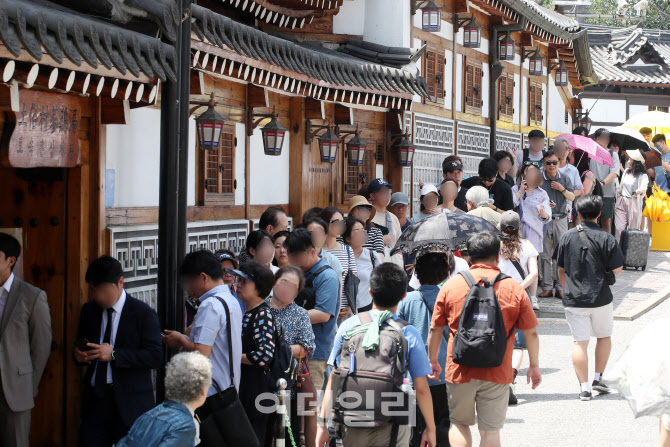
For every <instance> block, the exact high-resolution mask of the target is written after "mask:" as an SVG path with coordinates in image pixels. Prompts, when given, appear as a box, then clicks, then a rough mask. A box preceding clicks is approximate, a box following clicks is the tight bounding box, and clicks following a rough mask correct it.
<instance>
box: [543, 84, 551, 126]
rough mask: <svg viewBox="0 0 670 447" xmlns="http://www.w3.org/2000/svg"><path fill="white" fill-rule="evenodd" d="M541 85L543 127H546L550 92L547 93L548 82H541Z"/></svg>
mask: <svg viewBox="0 0 670 447" xmlns="http://www.w3.org/2000/svg"><path fill="white" fill-rule="evenodd" d="M540 86H541V87H542V101H541V103H542V128H543V129H546V128H547V112H548V111H549V108H548V107H547V98H548V97H549V94H548V93H547V84H540ZM552 107H553V106H552Z"/></svg>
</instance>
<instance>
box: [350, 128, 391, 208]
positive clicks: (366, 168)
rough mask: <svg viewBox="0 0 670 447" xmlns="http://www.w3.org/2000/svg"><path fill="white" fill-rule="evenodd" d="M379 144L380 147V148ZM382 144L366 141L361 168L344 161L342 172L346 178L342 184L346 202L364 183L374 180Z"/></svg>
mask: <svg viewBox="0 0 670 447" xmlns="http://www.w3.org/2000/svg"><path fill="white" fill-rule="evenodd" d="M380 144H381V146H380ZM383 148H384V142H383V141H381V142H375V141H374V140H368V148H367V150H366V152H365V158H364V159H363V165H362V166H351V165H350V164H349V160H348V159H346V160H345V163H346V166H345V169H344V172H345V173H346V178H345V182H344V200H345V201H348V200H349V199H350V198H351V196H355V195H356V194H358V191H359V190H360V189H361V186H363V185H364V184H366V183H370V181H372V180H374V178H375V171H376V168H377V166H376V165H377V153H379V151H380V150H383Z"/></svg>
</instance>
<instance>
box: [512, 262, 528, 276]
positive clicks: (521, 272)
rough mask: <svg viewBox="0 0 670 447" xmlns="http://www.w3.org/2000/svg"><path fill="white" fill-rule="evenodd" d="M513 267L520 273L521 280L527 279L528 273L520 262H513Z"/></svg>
mask: <svg viewBox="0 0 670 447" xmlns="http://www.w3.org/2000/svg"><path fill="white" fill-rule="evenodd" d="M512 265H513V266H514V268H515V269H516V271H517V272H519V275H521V279H526V272H525V271H524V269H523V267H521V264H519V261H512Z"/></svg>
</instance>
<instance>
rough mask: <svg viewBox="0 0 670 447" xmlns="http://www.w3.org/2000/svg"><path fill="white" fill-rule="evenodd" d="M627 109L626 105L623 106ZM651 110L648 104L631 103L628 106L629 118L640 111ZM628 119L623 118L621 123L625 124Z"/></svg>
mask: <svg viewBox="0 0 670 447" xmlns="http://www.w3.org/2000/svg"><path fill="white" fill-rule="evenodd" d="M622 108H623V109H625V107H622ZM648 111H649V106H647V105H634V104H631V105H629V106H628V118H630V117H632V116H635V115H637V114H638V113H643V112H648ZM592 116H597V115H595V114H594V115H592ZM625 121H626V118H625V117H624V119H623V120H621V123H622V124H623V123H624V122H625Z"/></svg>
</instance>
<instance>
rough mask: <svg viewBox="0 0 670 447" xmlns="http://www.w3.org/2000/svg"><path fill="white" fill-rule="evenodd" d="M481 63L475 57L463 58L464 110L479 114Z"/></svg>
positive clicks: (480, 103) (480, 107) (480, 102)
mask: <svg viewBox="0 0 670 447" xmlns="http://www.w3.org/2000/svg"><path fill="white" fill-rule="evenodd" d="M483 76H484V71H483V70H482V63H481V61H479V60H477V59H471V58H466V59H465V76H463V80H464V81H463V82H464V84H465V86H464V87H465V88H464V89H463V90H464V91H465V112H466V113H474V114H477V115H481V113H482V77H483Z"/></svg>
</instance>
